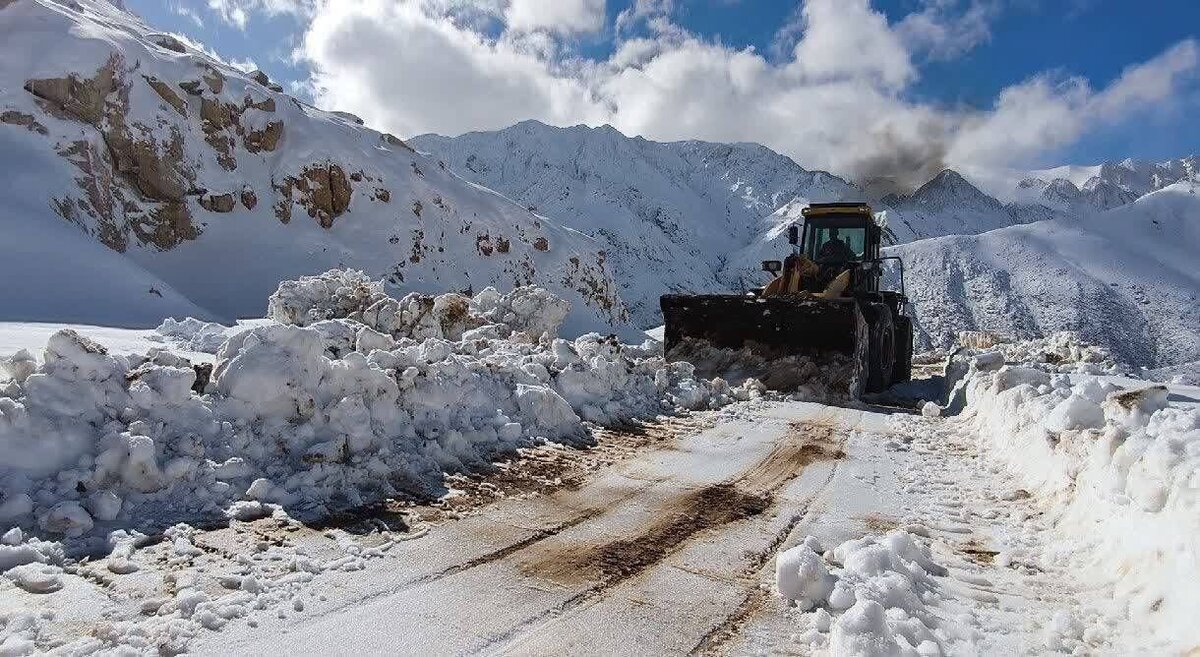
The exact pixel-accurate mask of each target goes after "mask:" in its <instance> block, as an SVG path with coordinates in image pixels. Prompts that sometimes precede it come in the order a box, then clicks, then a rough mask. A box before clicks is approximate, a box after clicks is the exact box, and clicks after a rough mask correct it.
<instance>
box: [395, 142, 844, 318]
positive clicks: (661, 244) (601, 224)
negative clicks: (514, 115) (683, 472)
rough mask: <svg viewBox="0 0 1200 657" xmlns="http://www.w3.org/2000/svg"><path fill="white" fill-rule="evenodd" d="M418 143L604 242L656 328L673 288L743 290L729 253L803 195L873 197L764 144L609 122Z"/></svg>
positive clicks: (640, 310) (633, 305)
mask: <svg viewBox="0 0 1200 657" xmlns="http://www.w3.org/2000/svg"><path fill="white" fill-rule="evenodd" d="M410 143H411V144H412V145H413V146H414V147H416V148H417V149H418V150H421V151H429V152H430V153H431V155H432V156H433V157H434V158H437V159H439V160H442V161H444V162H446V164H447V165H448V166H449V167H450V168H451V169H453V170H455V171H457V172H458V173H460V174H461V175H463V176H464V177H466V178H468V179H470V180H472V181H474V182H477V183H479V184H481V185H485V186H487V187H490V188H492V189H496V190H498V191H500V192H502V193H504V194H506V195H508V196H510V197H512V198H514V199H516V200H517V201H519V202H521V203H522V204H525V205H528V206H531V207H535V208H536V209H537V211H538V212H542V213H545V214H546V215H547V216H550V217H554V218H555V219H556V220H558V221H562V222H563V223H565V224H566V225H568V226H571V227H573V228H576V229H578V230H580V231H583V232H585V233H587V234H589V235H592V236H594V237H596V238H597V239H599V240H601V241H602V242H604V243H605V244H606V245H607V252H608V254H609V256H610V260H611V262H612V263H613V269H614V271H615V272H616V274H617V278H618V280H619V282H620V284H621V296H622V298H624V299H625V301H626V302H627V303H628V304H629V307H630V311H631V316H632V317H633V318H634V320H635V321H638V322H640V323H642V324H644V325H653V324H655V323H657V321H658V297H659V295H661V294H662V293H664V292H666V291H695V292H699V291H720V290H728V289H730V288H731V287H735V288H736V287H738V286H739V285H740V281H739V280H738V279H737V278H736V277H734V278H732V279H730V278H727V277H725V276H722V271H723V270H724V269H725V268H726V265H727V264H728V263H729V262H730V261H731V254H733V253H735V252H736V251H737V250H738V249H740V248H742V247H744V246H746V245H747V244H750V243H751V242H752V241H754V240H756V239H757V238H758V237H759V236H760V235H761V234H762V233H764V232H767V231H768V230H770V229H771V228H772V227H774V225H775V224H776V223H777V221H776V220H773V219H772V218H771V215H772V213H773V212H775V210H777V209H778V208H780V207H782V206H784V205H787V204H789V203H791V202H794V201H796V200H797V199H798V198H799V199H802V200H803V201H804V202H805V203H806V202H808V201H833V200H842V199H855V200H858V199H862V198H863V192H862V190H859V189H858V188H856V187H854V186H853V185H851V184H849V183H847V182H846V181H844V180H842V179H840V178H837V177H836V176H833V175H830V174H828V173H825V172H822V171H808V170H806V169H804V168H802V167H800V166H799V165H797V164H796V163H795V162H793V161H792V160H791V159H789V158H787V157H785V156H783V155H780V154H778V153H775V152H774V151H771V150H770V149H768V148H766V147H764V146H759V145H757V144H715V143H708V142H700V141H684V142H674V143H660V142H654V141H648V140H646V139H642V138H640V137H636V138H630V137H626V136H625V135H623V134H621V133H620V132H617V131H616V130H615V129H613V128H612V127H609V126H604V127H600V128H588V127H586V126H575V127H570V128H556V127H552V126H548V125H545V124H542V123H539V122H537V121H526V122H523V123H520V124H517V125H515V126H512V127H510V128H507V129H505V130H499V131H496V132H474V133H468V134H465V135H462V136H461V137H457V138H449V137H442V136H439V135H423V136H420V137H415V138H413V139H411V140H410ZM760 283H761V281H756V282H754V284H760Z"/></svg>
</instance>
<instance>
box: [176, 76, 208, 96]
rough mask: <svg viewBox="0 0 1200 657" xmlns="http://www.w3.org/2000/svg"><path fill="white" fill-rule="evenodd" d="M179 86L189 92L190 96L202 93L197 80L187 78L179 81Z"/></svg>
mask: <svg viewBox="0 0 1200 657" xmlns="http://www.w3.org/2000/svg"><path fill="white" fill-rule="evenodd" d="M179 88H180V89H183V90H184V91H186V92H187V93H188V94H190V95H192V96H199V95H200V94H202V93H204V91H203V90H202V89H200V81H199V80H188V81H186V82H180V83H179Z"/></svg>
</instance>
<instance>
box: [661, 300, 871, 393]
mask: <svg viewBox="0 0 1200 657" xmlns="http://www.w3.org/2000/svg"><path fill="white" fill-rule="evenodd" d="M661 305H662V312H663V317H664V319H665V320H666V330H665V334H664V349H665V351H666V355H667V359H668V360H671V361H687V362H690V363H692V365H694V366H695V367H696V372H697V374H699V375H701V376H705V377H709V378H712V377H717V376H720V377H722V378H724V379H726V380H728V381H730V382H731V383H733V384H735V385H736V384H738V383H740V382H741V381H744V380H745V379H747V378H750V377H753V378H756V379H759V380H760V381H762V382H763V384H764V385H766V386H767V387H768V388H770V389H773V390H782V391H789V390H794V389H796V388H799V387H801V386H812V387H814V388H818V387H819V388H823V389H825V390H827V391H828V392H830V393H831V394H836V395H845V396H848V397H857V396H858V395H860V394H861V393H862V387H863V385H864V383H865V381H866V372H867V365H866V363H867V323H866V321H865V320H864V319H863V316H862V313H861V312H859V309H858V304H857V303H856V302H855V301H854V300H853V299H815V298H811V297H800V296H784V297H758V296H749V295H733V294H711V295H686V294H669V295H666V296H664V297H662V299H661Z"/></svg>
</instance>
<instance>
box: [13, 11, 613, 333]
mask: <svg viewBox="0 0 1200 657" xmlns="http://www.w3.org/2000/svg"><path fill="white" fill-rule="evenodd" d="M0 34H3V35H4V42H5V46H6V49H5V50H6V52H8V53H9V59H8V62H7V65H6V66H5V67H4V69H3V72H0V151H2V152H3V153H4V157H3V158H2V159H0V180H3V182H2V183H0V191H2V192H3V195H4V198H5V204H4V209H3V210H0V224H2V225H3V230H4V233H5V236H6V237H8V238H10V239H6V240H5V241H4V244H3V245H0V249H2V250H3V251H2V254H3V260H4V265H3V267H4V269H3V272H4V274H5V275H6V276H8V277H10V278H12V277H20V278H22V279H23V280H30V281H35V282H36V284H35V285H31V286H28V287H21V288H17V287H16V286H10V287H9V288H7V289H6V290H5V291H4V292H0V303H2V304H3V305H4V306H5V308H6V315H5V316H6V318H8V319H36V320H40V321H75V322H88V323H109V324H119V325H126V326H128V325H131V324H133V325H139V324H140V325H150V326H153V325H155V324H157V323H158V322H159V321H160V320H161V319H162V318H163V317H165V316H169V315H176V316H195V317H204V318H209V319H220V320H222V321H224V322H226V323H231V322H232V320H233V319H235V318H237V317H242V316H261V315H262V312H263V306H262V303H263V300H264V299H265V298H266V297H267V295H268V294H269V293H270V292H271V291H272V290H274V289H275V287H276V285H277V284H278V283H279V281H281V280H285V279H289V278H295V277H297V276H300V275H303V274H311V273H317V272H320V271H324V270H326V269H328V268H331V267H336V266H356V267H358V268H360V269H363V270H365V271H367V272H369V273H370V274H371V275H372V276H374V277H386V279H387V283H388V285H389V286H391V287H392V288H393V289H396V290H400V291H407V290H421V291H444V290H447V289H468V288H474V289H482V288H484V287H487V286H489V285H497V286H500V287H503V288H506V289H507V288H511V287H514V286H519V285H527V284H531V283H534V282H537V283H540V284H542V285H544V286H547V287H549V288H550V289H552V290H554V291H556V292H557V293H559V294H561V295H562V296H564V297H565V298H567V299H569V300H571V301H572V302H573V303H572V316H571V317H570V318H569V320H568V324H569V326H570V327H571V330H574V331H576V332H583V331H586V330H590V329H593V328H595V329H607V330H611V329H613V328H616V329H621V328H622V327H624V325H625V321H626V320H625V318H626V311H625V308H624V305H623V304H622V302H621V300H620V297H619V295H618V294H617V291H616V286H615V285H614V283H613V281H612V278H611V272H610V268H609V265H608V264H606V261H605V256H604V254H603V252H602V250H603V247H602V245H601V244H600V243H598V242H596V241H595V240H593V239H591V238H589V237H587V236H585V235H583V234H582V233H579V232H577V231H574V230H570V229H568V228H565V227H562V226H561V225H559V224H556V223H554V222H553V221H552V220H550V219H547V218H545V217H542V216H539V215H536V214H534V213H532V212H530V211H529V210H527V209H526V208H524V207H520V206H518V205H516V204H514V203H513V202H511V201H509V200H508V199H506V198H504V197H502V196H500V195H499V194H496V193H494V192H492V191H490V190H486V189H481V188H479V187H478V186H476V185H473V184H471V183H469V182H467V181H464V180H462V179H461V178H459V177H457V176H456V175H454V174H453V173H450V172H449V171H446V170H444V169H443V168H442V167H440V166H438V164H437V162H436V161H435V160H430V159H428V158H426V157H424V156H422V155H420V154H418V153H416V152H414V151H413V150H412V149H411V148H409V147H408V145H407V144H405V143H404V142H402V141H401V140H399V139H398V138H396V137H394V136H391V135H381V134H379V133H377V132H374V131H371V130H369V129H366V128H364V127H362V126H361V125H359V123H358V122H356V121H354V120H352V119H350V118H347V117H346V116H345V115H344V114H341V113H336V112H331V113H327V112H321V111H318V110H316V109H314V108H312V107H309V106H306V105H304V104H302V103H299V102H297V101H296V100H295V99H293V98H291V97H290V96H287V95H286V94H284V93H282V91H281V89H280V88H279V87H278V86H277V85H274V84H272V83H271V82H270V80H268V79H267V78H266V76H265V75H263V74H261V73H259V72H256V73H255V74H253V75H247V74H246V73H244V72H242V71H239V70H237V69H233V68H231V67H229V66H227V65H225V64H223V63H221V62H219V61H216V60H214V59H212V58H210V57H209V56H207V55H205V54H204V53H202V52H199V51H196V50H194V49H192V48H191V47H190V46H188V45H186V44H183V43H181V42H179V41H178V40H177V39H175V38H174V37H171V36H169V35H163V34H160V33H156V32H154V31H153V30H152V29H151V28H149V27H148V26H146V25H144V24H143V23H141V22H140V21H139V20H138V19H136V18H135V17H133V16H131V15H130V14H128V13H126V12H124V11H122V10H120V9H118V8H117V7H115V6H114V5H111V4H109V3H107V2H104V1H103V0H81V1H80V2H70V3H68V2H57V1H54V0H17V1H16V2H9V3H5V6H4V8H3V9H0ZM47 42H53V43H55V44H56V45H55V48H53V49H49V50H47V49H46V48H44V47H41V46H42V44H44V43H47Z"/></svg>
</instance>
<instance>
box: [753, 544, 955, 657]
mask: <svg viewBox="0 0 1200 657" xmlns="http://www.w3.org/2000/svg"><path fill="white" fill-rule="evenodd" d="M775 572H776V584H777V586H778V588H779V593H780V595H781V596H782V597H784V598H785V599H787V600H788V601H789V602H791V603H792V604H794V605H795V606H796V607H797V608H798V611H800V612H801V615H800V623H801V626H802V627H803V630H802V631H801V632H800V633H799V634H798V635H797V636H796V637H795V638H796V639H797V640H798V641H799V642H800V643H801V644H805V645H807V646H809V648H810V649H825V650H827V651H828V653H830V654H832V655H855V656H866V657H871V656H875V655H879V656H891V655H941V654H946V653H947V650H948V648H950V647H951V646H954V647H958V646H959V645H960V644H961V643H962V642H964V641H967V642H969V641H970V640H971V639H972V636H973V634H972V633H973V630H971V629H970V628H968V627H965V626H963V625H961V624H960V623H958V622H956V621H954V620H948V619H946V618H945V614H942V613H939V612H940V610H938V609H937V601H938V600H939V598H940V586H939V583H938V581H937V579H936V576H939V575H944V574H946V571H945V569H944V568H942V567H941V566H939V565H937V564H935V563H934V562H933V561H932V560H931V558H930V552H929V549H928V548H927V547H926V546H924V545H923V544H921V543H920V542H919V541H918V539H917V538H916V537H914V536H913V535H912V534H909V533H908V532H906V531H903V530H896V531H893V532H890V533H888V534H886V535H883V536H874V535H873V536H866V537H863V538H859V539H855V540H851V541H846V542H845V543H842V544H841V545H839V546H838V547H836V548H834V549H833V550H830V551H828V552H826V551H824V550H823V548H822V547H821V545H820V543H819V542H818V541H817V539H816V538H814V537H812V536H809V537H807V538H805V539H804V541H803V542H802V543H801V544H800V545H797V546H796V547H793V548H791V549H789V550H787V551H785V552H783V553H781V554H780V555H779V556H778V557H777V558H776V566H775Z"/></svg>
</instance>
